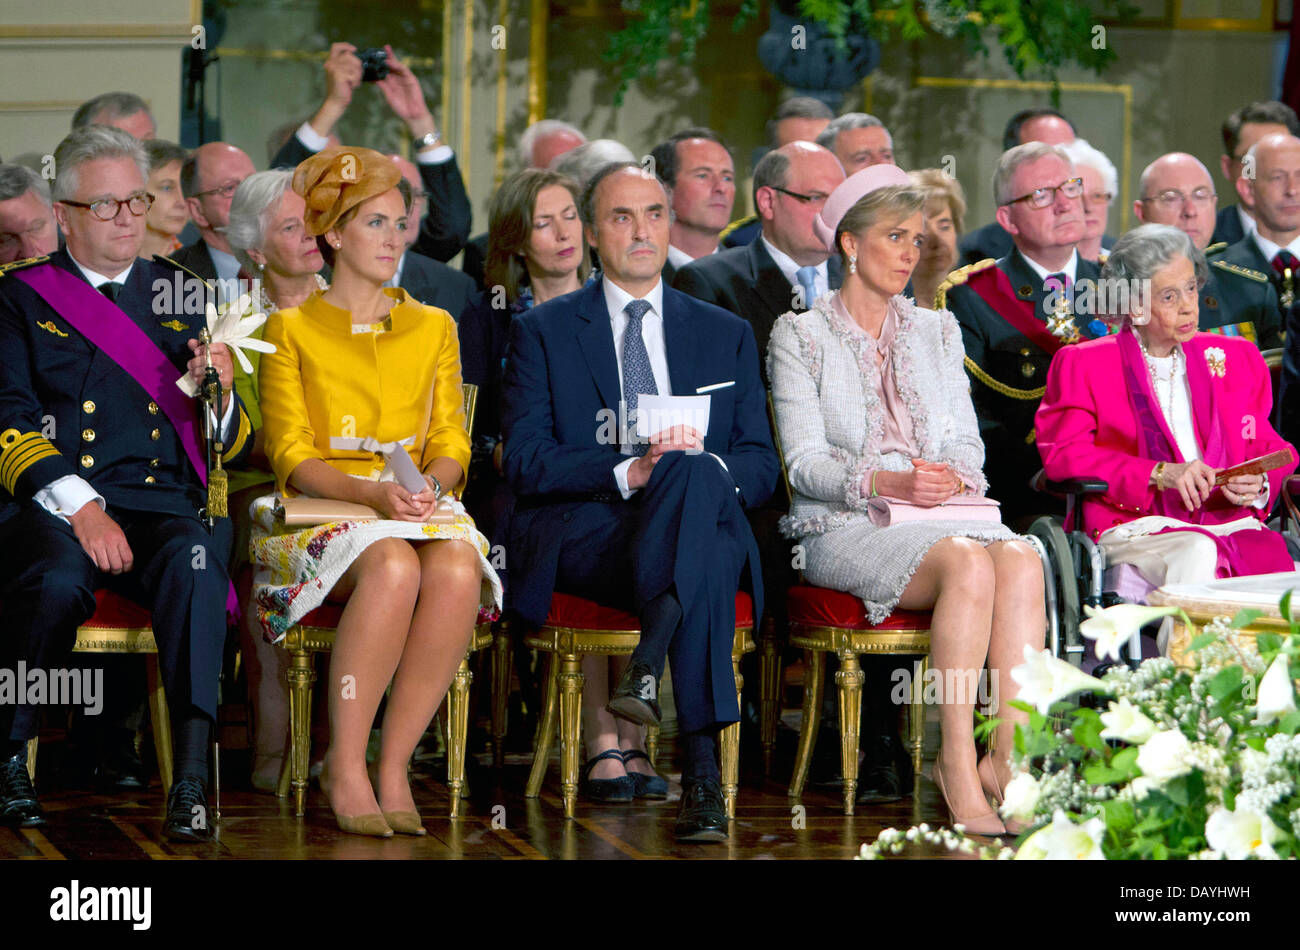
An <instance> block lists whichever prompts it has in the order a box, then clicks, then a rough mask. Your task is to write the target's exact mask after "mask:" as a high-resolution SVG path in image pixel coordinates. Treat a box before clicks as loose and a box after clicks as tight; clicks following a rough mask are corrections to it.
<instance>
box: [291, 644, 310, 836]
mask: <svg viewBox="0 0 1300 950" xmlns="http://www.w3.org/2000/svg"><path fill="white" fill-rule="evenodd" d="M314 660H315V658H314V657H313V656H312V654H311V651H309V650H305V649H296V650H292V651H290V653H289V668H288V670H286V671H285V679H286V680H287V681H288V683H289V737H290V744H289V763H290V766H289V767H290V771H289V784H290V786H292V788H293V813H294V815H296V816H297V817H299V818H301V817H302V816H303V815H304V814H306V811H307V770H308V767H309V765H308V759H309V758H310V756H311V688H312V685H313V684H314V683H315V682H316V664H315V662H314Z"/></svg>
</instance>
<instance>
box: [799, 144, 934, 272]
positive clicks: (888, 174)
mask: <svg viewBox="0 0 1300 950" xmlns="http://www.w3.org/2000/svg"><path fill="white" fill-rule="evenodd" d="M911 183H912V180H911V179H910V178H908V177H907V172H905V171H903V170H902V169H901V168H899V167H898V166H897V165H868V166H867V167H866V168H863V169H859V170H858V171H856V172H854V173H853V174H852V175H850V176H849V177H848V178H846V179H844V180H843V181H842V182H840V183H839V185H838V186H836V188H835V190H834V191H832V192H831V196H830V197H829V198H827V199H826V204H824V205H823V206H822V210H821V211H819V212H818V213H817V217H815V218H813V233H814V234H816V235H817V237H818V238H820V239H821V240H822V241H823V242H824V243H825V244H826V250H828V251H830V252H831V253H834V252H835V230H836V228H838V227H839V226H840V221H842V220H843V219H844V216H845V215H846V214H848V212H849V209H850V208H852V207H853V206H854V205H855V204H857V203H858V202H859V201H861V200H862V198H863V196H864V195H868V194H870V193H871V192H873V191H875V190H876V189H877V188H888V187H890V186H891V185H910V184H911Z"/></svg>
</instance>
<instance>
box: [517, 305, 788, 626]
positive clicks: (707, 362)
mask: <svg viewBox="0 0 1300 950" xmlns="http://www.w3.org/2000/svg"><path fill="white" fill-rule="evenodd" d="M663 295H664V297H663V307H664V343H665V348H666V351H667V357H668V374H669V379H670V383H671V386H672V392H673V394H674V395H679V396H681V395H694V394H695V393H696V391H697V390H698V389H700V388H701V387H707V386H711V385H713V384H715V383H732V382H734V385H730V386H725V387H723V388H720V389H714V390H711V392H710V395H711V397H712V399H711V402H710V409H709V431H708V434H707V435H706V436H705V438H704V449H705V451H706V452H710V453H712V454H714V455H717V456H718V457H719V458H721V459H722V460H723V461H724V462H725V463H726V466H727V471H728V472H729V473H730V475H731V478H732V480H733V481H734V482H735V484H736V487H737V488H738V489H739V495H740V500H741V503H742V504H743V505H745V506H746V507H755V506H757V505H761V504H762V503H763V502H764V501H766V500H767V498H768V496H769V495H770V494H771V493H772V492H773V490H774V489H775V488H776V480H777V475H778V471H779V464H778V462H777V456H776V451H775V449H774V448H773V446H772V436H771V431H770V429H769V428H768V422H767V406H766V395H765V392H764V389H763V384H762V382H761V380H760V379H759V375H758V354H757V348H756V346H755V344H754V331H753V330H752V329H751V328H750V325H749V323H748V322H746V321H744V320H742V319H740V318H739V317H737V316H734V315H733V314H730V313H728V312H727V311H725V310H723V309H722V308H721V307H715V306H713V305H712V304H707V303H703V302H702V301H699V300H695V299H694V298H692V297H690V296H688V295H686V294H684V293H681V292H680V291H676V290H673V289H672V288H670V287H664V289H663ZM509 352H510V359H509V362H508V364H507V366H506V374H505V383H504V389H505V393H504V406H503V418H502V428H503V431H504V437H505V448H504V450H503V457H502V467H503V469H504V471H505V476H506V479H507V481H508V482H509V483H510V487H511V489H512V490H513V491H514V492H515V494H516V496H517V497H518V499H519V501H518V504H517V506H516V509H515V512H514V514H513V516H512V525H511V537H512V538H523V539H525V540H524V542H523V546H524V547H525V548H526V550H516V549H512V550H511V551H510V571H511V590H512V598H511V599H512V602H513V605H514V606H515V607H516V608H517V609H519V610H520V612H521V613H523V614H524V615H525V616H530V615H532V616H536V615H539V614H540V616H545V614H546V610H547V606H548V605H549V603H550V596H551V593H552V592H553V585H554V576H555V574H554V571H555V554H554V544H553V538H554V536H555V533H556V532H558V531H561V530H564V528H563V527H562V525H566V524H567V523H568V522H569V521H570V520H571V518H572V515H573V512H574V511H575V509H577V508H578V507H580V506H581V505H582V504H584V503H586V502H589V501H593V500H594V501H607V502H619V501H621V500H622V496H621V495H620V494H619V491H618V483H617V481H616V480H615V478H614V468H615V467H616V466H617V465H618V464H619V463H620V462H622V461H623V460H624V459H625V458H626V456H624V455H622V454H621V453H620V451H619V445H618V440H617V434H616V432H617V430H615V438H614V439H613V441H612V442H611V441H609V440H608V439H606V440H604V441H602V438H601V436H602V435H608V434H609V431H610V428H609V426H608V425H606V426H605V432H604V433H602V432H601V423H602V419H607V418H609V414H610V413H613V414H614V417H615V418H617V413H618V409H619V400H620V397H621V392H620V387H619V377H618V365H617V362H616V356H615V350H614V335H613V331H612V328H611V324H610V317H609V312H608V308H607V307H606V305H605V291H604V281H603V280H600V281H596V282H594V283H592V284H591V285H590V286H588V287H584V288H583V289H581V290H577V291H574V292H573V293H571V294H566V295H564V296H562V297H557V298H556V299H554V300H549V301H547V302H546V303H544V304H542V305H540V306H537V307H534V308H533V309H532V310H529V311H528V312H527V313H524V314H521V315H520V316H519V317H517V318H516V319H515V320H514V322H513V323H512V324H511V327H510V344H509ZM633 497H634V498H635V496H633ZM548 554H549V557H548Z"/></svg>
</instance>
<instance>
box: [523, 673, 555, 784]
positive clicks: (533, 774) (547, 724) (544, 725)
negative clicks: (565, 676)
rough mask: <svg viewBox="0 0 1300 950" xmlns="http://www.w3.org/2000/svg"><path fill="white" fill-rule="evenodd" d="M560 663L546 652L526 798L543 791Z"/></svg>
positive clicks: (553, 732)
mask: <svg viewBox="0 0 1300 950" xmlns="http://www.w3.org/2000/svg"><path fill="white" fill-rule="evenodd" d="M558 672H559V664H558V661H557V659H556V656H555V654H554V653H549V652H548V653H547V654H546V669H545V671H544V672H543V674H542V714H541V716H539V717H538V719H537V737H536V738H535V739H534V740H533V767H532V770H531V771H530V772H529V773H528V784H527V786H525V787H524V797H525V798H536V797H537V796H538V795H539V794H541V791H542V780H543V779H545V778H546V766H547V765H548V764H549V760H550V758H551V737H552V736H554V735H555V719H556V707H557V705H558V703H557V699H558V692H559V690H558V688H557V686H556V682H555V680H556V675H557V673H558Z"/></svg>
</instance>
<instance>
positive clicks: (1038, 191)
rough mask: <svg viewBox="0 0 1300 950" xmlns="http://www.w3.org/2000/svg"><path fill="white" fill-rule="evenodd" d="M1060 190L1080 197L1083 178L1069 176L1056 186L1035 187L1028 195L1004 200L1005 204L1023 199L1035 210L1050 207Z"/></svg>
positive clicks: (1068, 196)
mask: <svg viewBox="0 0 1300 950" xmlns="http://www.w3.org/2000/svg"><path fill="white" fill-rule="evenodd" d="M1058 191H1059V192H1060V193H1061V194H1063V195H1065V197H1067V198H1078V197H1079V196H1080V195H1082V194H1083V179H1082V178H1069V179H1066V180H1065V181H1063V182H1061V183H1060V184H1059V185H1056V186H1055V187H1049V188H1035V189H1034V190H1033V191H1031V192H1030V193H1029V194H1027V195H1021V196H1020V197H1019V198H1012V199H1011V200H1010V201H1004V202H1002V203H1003V205H1013V204H1016V203H1017V202H1020V201H1023V202H1024V203H1025V204H1027V205H1029V207H1031V208H1033V209H1034V210H1035V211H1038V210H1041V209H1043V208H1047V207H1050V206H1051V204H1052V202H1054V201H1055V200H1056V193H1057V192H1058Z"/></svg>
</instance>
